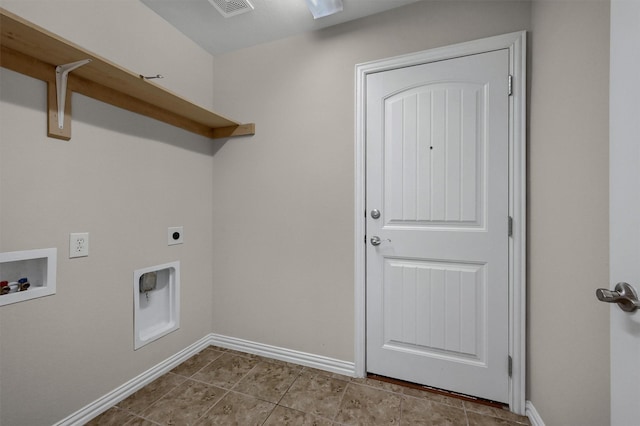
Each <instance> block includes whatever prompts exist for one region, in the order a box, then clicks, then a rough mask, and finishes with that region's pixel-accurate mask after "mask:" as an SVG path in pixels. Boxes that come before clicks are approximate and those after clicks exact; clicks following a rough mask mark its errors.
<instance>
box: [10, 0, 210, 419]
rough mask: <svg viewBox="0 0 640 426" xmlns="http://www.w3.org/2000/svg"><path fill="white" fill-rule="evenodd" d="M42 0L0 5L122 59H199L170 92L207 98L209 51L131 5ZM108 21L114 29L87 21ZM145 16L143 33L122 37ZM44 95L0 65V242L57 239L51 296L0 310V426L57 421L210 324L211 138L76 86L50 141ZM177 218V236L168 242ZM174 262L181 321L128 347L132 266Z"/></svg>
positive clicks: (49, 243) (13, 244)
mask: <svg viewBox="0 0 640 426" xmlns="http://www.w3.org/2000/svg"><path fill="white" fill-rule="evenodd" d="M50 3H54V2H49V1H44V2H36V1H22V2H2V6H3V7H6V8H8V9H10V10H13V11H14V12H16V13H20V14H21V15H22V16H24V17H25V18H27V19H31V20H34V21H38V22H39V24H40V25H44V26H46V27H48V28H50V29H51V30H53V31H56V32H60V33H63V32H64V31H65V28H66V27H65V28H62V27H63V25H61V22H60V21H64V22H67V23H69V22H71V21H73V23H74V24H76V23H78V26H77V27H74V28H73V29H72V28H66V31H68V33H67V35H65V37H67V38H71V39H72V40H73V41H76V42H77V43H79V44H83V45H85V46H89V48H91V49H94V50H95V51H96V53H98V54H100V55H102V56H106V57H108V58H110V59H112V60H114V61H117V62H119V63H126V64H125V66H127V67H132V65H134V66H135V64H136V63H137V64H140V65H141V68H145V69H147V70H148V71H146V72H150V73H161V74H170V73H168V72H165V70H164V68H163V66H164V64H163V63H162V61H166V63H167V64H169V63H170V62H171V61H182V62H184V63H185V64H189V63H193V64H200V65H201V66H204V64H208V71H207V72H205V75H204V76H198V74H197V73H196V74H195V76H194V74H192V73H191V70H189V69H184V70H182V71H181V72H182V75H181V77H182V78H180V79H175V81H176V82H179V84H178V85H177V86H176V87H175V88H173V89H174V90H175V91H179V92H180V93H181V94H183V96H186V97H189V96H191V95H194V94H195V95H198V96H200V97H201V99H200V100H201V101H202V102H201V103H203V104H206V103H207V102H208V103H209V104H211V87H212V62H213V61H212V58H211V56H209V55H208V54H206V53H205V52H204V51H202V50H201V49H199V48H194V45H193V44H192V43H191V42H188V41H187V40H186V39H185V38H184V36H182V35H181V34H180V33H177V32H176V31H175V30H173V29H172V27H170V26H169V25H168V24H166V23H165V22H164V21H162V20H159V19H157V17H156V15H155V14H153V13H152V12H151V11H150V10H148V9H147V8H146V7H144V6H141V5H140V3H139V2H137V1H131V2H121V1H117V2H96V3H94V4H93V6H95V8H96V9H95V12H96V13H94V14H88V13H86V12H88V11H89V10H92V8H91V7H89V4H88V2H79V1H73V2H61V1H58V2H55V3H57V4H58V6H59V7H60V8H61V9H60V11H59V12H58V13H55V14H53V13H50V12H51V11H50V6H51V4H50ZM109 4H111V5H112V7H111V8H109ZM116 12H119V13H116ZM127 12H131V13H127ZM116 14H117V15H118V16H119V18H118V20H117V22H118V26H117V27H116V26H113V22H115V21H113V19H111V18H113V17H114V16H115V15H116ZM104 17H108V18H109V19H108V20H109V21H110V24H111V26H110V27H108V28H102V29H101V30H100V31H99V32H96V31H93V30H92V28H94V27H95V28H98V27H101V26H102V25H103V23H104V22H103V18H104ZM74 18H75V19H74ZM141 19H143V20H144V22H146V23H147V24H148V26H147V27H146V28H147V29H149V30H150V31H153V32H155V33H156V35H155V36H154V38H153V40H151V39H150V38H141V39H136V40H137V42H136V43H133V42H130V41H127V40H124V39H120V38H119V36H118V34H121V33H120V32H121V31H124V32H127V31H128V29H131V28H134V27H140V20H141ZM85 20H86V21H85ZM156 38H157V39H159V40H160V41H161V42H157V43H156V42H155V40H156ZM162 43H166V46H168V47H167V49H170V53H171V55H170V58H169V57H168V56H169V55H167V54H165V55H162V54H161V53H162V52H159V51H158V49H159V48H160V47H162ZM131 46H136V47H135V48H131ZM140 50H144V51H145V52H147V51H148V52H149V53H148V54H145V55H140ZM112 53H113V55H112ZM167 53H168V52H167ZM115 56H118V59H114V57H115ZM158 57H162V60H161V61H157V58H158ZM147 60H148V62H147ZM145 65H149V66H148V67H146V66H145ZM156 67H157V68H156ZM136 69H137V68H136ZM205 70H206V69H205ZM176 72H177V70H176ZM167 80H168V81H172V80H171V79H170V78H167V79H165V81H167ZM207 92H208V93H207ZM45 93H46V90H45V85H44V83H42V82H40V81H37V80H33V79H31V78H29V77H25V76H23V75H20V74H16V73H13V72H11V71H8V70H5V69H1V70H0V94H1V96H0V251H3V252H4V251H14V250H25V249H34V248H45V247H57V248H58V274H57V294H56V295H54V296H49V297H45V298H41V299H35V300H30V301H27V302H22V303H17V304H13V305H7V306H3V307H0V413H1V414H0V424H2V425H6V426H22V425H29V426H38V425H50V424H52V423H55V422H56V421H59V420H61V419H62V418H64V417H66V416H68V415H69V414H71V413H73V412H75V411H76V410H78V409H80V408H82V407H84V406H85V405H87V404H89V403H91V402H93V401H94V400H96V399H97V398H99V397H101V396H103V395H105V394H106V393H108V392H110V391H111V390H113V389H115V388H116V387H118V386H120V385H122V384H123V383H125V382H127V381H128V380H130V379H132V378H133V377H135V376H136V375H138V374H140V373H142V372H143V371H145V370H147V369H149V368H151V367H153V366H155V365H156V364H158V363H159V362H161V361H163V360H165V359H166V358H168V357H170V356H171V355H173V354H175V353H177V352H179V351H180V350H182V349H184V348H185V347H187V346H188V345H190V344H192V343H194V342H195V341H197V340H198V339H200V338H202V337H203V336H205V335H206V334H208V333H209V332H210V331H211V302H210V301H211V298H212V289H211V281H212V270H211V262H210V258H211V252H212V240H211V235H212V229H211V215H212V184H211V182H212V152H213V151H212V145H211V142H210V141H209V140H205V139H204V138H201V137H198V136H194V135H191V134H188V133H186V132H183V131H181V130H179V129H176V128H174V127H171V126H168V125H165V124H162V123H159V122H156V121H153V120H150V119H147V118H144V117H141V116H138V115H135V114H131V113H129V112H126V111H124V110H120V109H117V108H114V107H111V106H108V105H105V104H102V103H100V102H97V101H94V100H92V99H89V98H86V97H83V96H81V95H75V94H74V96H73V137H72V139H71V141H70V142H64V141H59V140H55V139H49V138H47V137H46V127H45V125H46V115H45V106H46V98H45ZM176 225H183V226H184V229H185V243H184V245H182V246H173V247H167V227H168V226H176ZM70 232H89V233H90V243H91V244H90V256H89V257H88V258H79V259H68V246H69V242H68V241H69V233H70ZM174 260H180V261H181V268H182V274H181V277H182V315H181V327H180V330H178V331H176V332H173V333H171V334H169V335H168V336H166V337H164V338H162V339H160V340H157V341H156V342H153V343H151V344H149V345H147V346H145V347H143V348H141V349H139V350H138V351H135V352H134V350H133V271H134V270H135V269H138V268H142V267H147V266H153V265H158V264H161V263H166V262H169V261H174Z"/></svg>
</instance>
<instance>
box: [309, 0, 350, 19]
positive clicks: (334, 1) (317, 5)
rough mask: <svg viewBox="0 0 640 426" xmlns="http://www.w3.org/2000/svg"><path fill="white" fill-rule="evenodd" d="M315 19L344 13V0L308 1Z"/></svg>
mask: <svg viewBox="0 0 640 426" xmlns="http://www.w3.org/2000/svg"><path fill="white" fill-rule="evenodd" d="M306 2H307V6H308V7H309V10H310V11H311V14H312V15H313V19H319V18H324V17H325V16H329V15H333V14H334V13H338V12H342V0H306Z"/></svg>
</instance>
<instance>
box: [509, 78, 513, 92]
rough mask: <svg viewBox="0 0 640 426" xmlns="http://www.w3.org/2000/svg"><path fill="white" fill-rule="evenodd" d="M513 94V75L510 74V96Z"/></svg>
mask: <svg viewBox="0 0 640 426" xmlns="http://www.w3.org/2000/svg"><path fill="white" fill-rule="evenodd" d="M512 95H513V76H512V75H511V74H509V96H512Z"/></svg>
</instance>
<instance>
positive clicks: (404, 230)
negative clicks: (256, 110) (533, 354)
mask: <svg viewBox="0 0 640 426" xmlns="http://www.w3.org/2000/svg"><path fill="white" fill-rule="evenodd" d="M508 79H509V51H508V49H499V50H495V51H492V52H487V53H481V54H475V55H469V56H463V57H458V58H454V59H448V60H443V61H438V62H432V63H428V64H423V65H417V66H411V67H405V68H399V69H393V70H389V71H384V72H379V73H372V74H370V75H368V76H367V80H366V93H367V94H366V147H367V148H366V206H367V208H366V211H367V219H366V229H367V230H366V233H367V251H366V263H367V271H366V300H367V301H366V311H367V313H366V324H367V326H366V327H367V332H366V334H367V335H366V338H367V348H366V350H367V352H366V354H367V355H366V367H367V371H368V372H370V373H375V374H379V375H383V376H388V377H394V378H398V379H402V380H407V381H411V382H416V383H422V384H425V385H430V386H435V387H439V388H444V389H448V390H452V391H456V392H460V393H464V394H470V395H475V396H479V397H483V398H487V399H491V400H495V401H501V402H508V400H509V375H508V354H509V275H508V274H509V235H508V228H509V226H508V215H509V101H508V99H509V93H508ZM374 210H375V211H374ZM376 211H377V212H379V216H378V213H377V212H376ZM376 238H379V240H376Z"/></svg>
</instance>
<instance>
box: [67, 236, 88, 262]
mask: <svg viewBox="0 0 640 426" xmlns="http://www.w3.org/2000/svg"><path fill="white" fill-rule="evenodd" d="M86 256H89V233H88V232H74V233H71V234H69V258H74V257H86Z"/></svg>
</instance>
